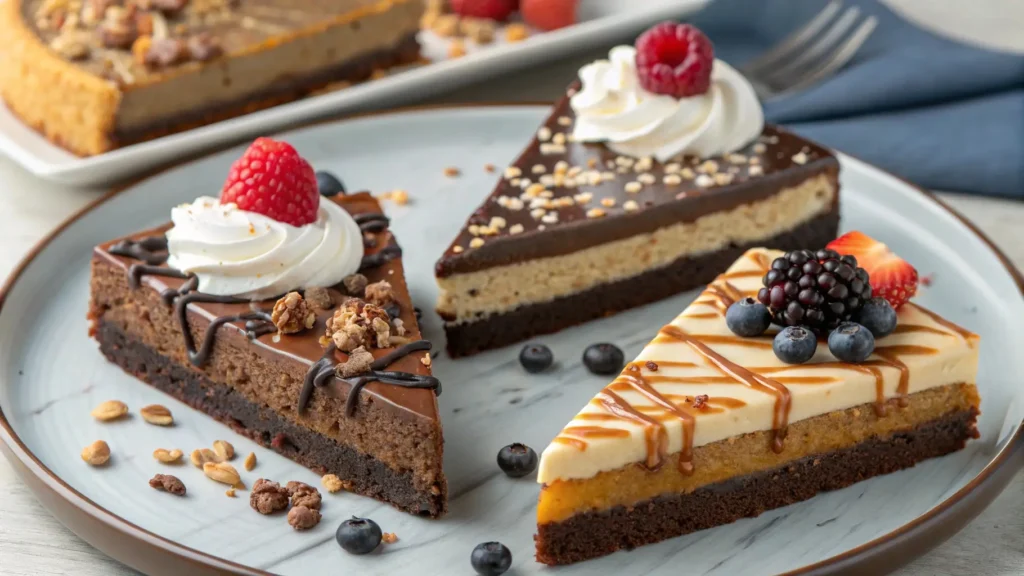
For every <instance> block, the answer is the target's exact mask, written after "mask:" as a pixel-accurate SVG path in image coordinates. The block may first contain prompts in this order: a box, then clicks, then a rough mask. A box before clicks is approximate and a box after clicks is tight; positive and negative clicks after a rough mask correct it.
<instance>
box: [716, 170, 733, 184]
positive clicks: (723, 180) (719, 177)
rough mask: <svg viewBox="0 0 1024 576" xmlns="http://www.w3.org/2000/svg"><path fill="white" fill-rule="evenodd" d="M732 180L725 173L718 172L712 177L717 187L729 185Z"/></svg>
mask: <svg viewBox="0 0 1024 576" xmlns="http://www.w3.org/2000/svg"><path fill="white" fill-rule="evenodd" d="M732 178H733V175H732V174H728V173H726V172H719V173H718V174H715V176H714V180H715V184H718V185H719V186H725V185H726V184H729V183H730V182H732Z"/></svg>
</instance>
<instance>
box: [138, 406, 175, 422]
mask: <svg viewBox="0 0 1024 576" xmlns="http://www.w3.org/2000/svg"><path fill="white" fill-rule="evenodd" d="M139 412H140V413H141V414H142V419H143V420H145V421H146V422H149V423H150V424H156V425H157V426H170V425H171V424H174V417H173V416H171V411H170V410H168V409H167V408H166V407H165V406H161V405H159V404H150V405H149V406H144V407H143V408H142V410H140V411H139Z"/></svg>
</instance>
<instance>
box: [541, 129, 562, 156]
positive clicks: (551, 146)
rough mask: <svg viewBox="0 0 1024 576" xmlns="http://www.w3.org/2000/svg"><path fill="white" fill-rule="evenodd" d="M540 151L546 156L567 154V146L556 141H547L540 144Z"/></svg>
mask: <svg viewBox="0 0 1024 576" xmlns="http://www.w3.org/2000/svg"><path fill="white" fill-rule="evenodd" d="M555 136H559V134H556V135H555ZM540 153H541V154H543V155H545V156H551V155H554V154H565V146H564V145H562V144H558V143H555V142H545V143H543V144H541V145H540Z"/></svg>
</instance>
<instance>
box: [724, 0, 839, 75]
mask: <svg viewBox="0 0 1024 576" xmlns="http://www.w3.org/2000/svg"><path fill="white" fill-rule="evenodd" d="M842 4H843V3H842V0H831V1H830V2H829V3H828V4H827V5H826V6H825V7H824V8H823V9H822V10H821V12H818V15H817V16H815V17H814V18H812V19H811V20H810V22H808V23H807V24H804V25H803V26H802V27H801V28H798V29H797V30H796V31H794V32H793V33H791V34H790V35H789V36H786V37H785V38H784V39H782V40H781V41H780V42H779V43H778V44H776V45H775V46H772V47H771V48H769V49H768V51H767V52H765V53H764V54H762V55H760V56H758V57H757V58H754V59H753V60H752V61H750V62H748V63H747V64H746V65H745V66H743V67H742V68H741V71H742V72H743V73H744V74H747V75H749V76H756V75H757V74H758V72H759V71H761V70H762V69H766V68H767V69H771V68H774V67H776V66H777V65H778V64H777V63H778V62H785V61H786V60H787V59H788V58H789V57H790V55H791V53H797V52H798V51H799V50H800V49H801V48H802V47H803V46H804V45H805V44H807V43H808V42H809V41H811V40H812V39H814V38H815V37H816V36H817V35H818V33H819V32H821V30H822V29H823V28H825V26H826V25H827V24H828V23H829V21H831V20H832V17H833V16H835V15H836V13H837V12H839V8H840V7H842Z"/></svg>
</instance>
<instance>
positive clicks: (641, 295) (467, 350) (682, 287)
mask: <svg viewBox="0 0 1024 576" xmlns="http://www.w3.org/2000/svg"><path fill="white" fill-rule="evenodd" d="M838 229H839V210H838V207H836V208H835V209H834V210H833V211H831V212H827V213H825V214H821V215H819V216H817V217H815V218H813V219H811V220H809V221H807V222H805V223H803V224H801V225H799V226H797V227H796V228H793V229H792V230H789V231H787V232H785V233H783V234H779V235H777V236H774V237H772V238H766V239H764V240H761V241H758V242H752V243H750V244H744V245H739V246H729V247H727V248H723V249H721V250H717V251H715V252H711V253H708V254H703V255H701V256H697V257H684V258H680V259H678V260H676V261H675V262H672V263H671V264H669V265H668V266H665V267H662V268H658V269H655V270H650V271H648V272H644V273H643V274H640V275H638V276H633V277H631V278H626V279H624V280H620V281H617V282H611V283H608V284H601V285H599V286H595V287H594V288H591V289H589V290H586V291H583V292H579V293H577V294H573V295H571V296H565V297H562V298H556V299H555V300H552V301H550V302H544V303H542V304H530V305H528V306H522V307H520V308H516V309H515V310H512V311H511V312H508V313H505V314H500V315H491V316H487V317H485V318H482V319H480V320H476V321H473V322H464V323H459V324H446V325H445V328H444V330H445V334H446V335H447V337H448V344H447V350H448V354H450V355H451V356H452V357H459V356H468V355H470V354H476V353H477V352H482V351H484V350H490V349H492V348H500V347H502V346H506V345H508V344H513V343H515V342H520V341H523V340H526V339H529V338H532V337H534V336H537V335H540V334H550V333H552V332H558V331H559V330H563V329H565V328H569V327H571V326H575V325H577V324H582V323H584V322H588V321H590V320H594V319H596V318H601V317H603V316H610V315H612V314H616V313H618V312H622V311H624V310H628V309H630V308H635V307H637V306H642V305H644V304H649V303H651V302H656V301H658V300H662V299H664V298H667V297H669V296H672V295H674V294H678V293H680V292H685V291H687V290H692V289H694V288H697V287H699V286H703V285H705V284H707V283H708V282H711V281H712V280H714V279H715V277H716V276H718V275H719V274H721V273H722V271H723V270H725V269H726V268H728V267H729V266H730V265H732V263H733V262H734V261H735V260H736V259H737V258H739V257H740V256H742V255H743V253H744V252H746V251H747V250H749V249H751V248H756V247H759V246H767V247H770V248H774V249H778V250H786V251H788V250H796V249H799V248H814V249H817V248H821V247H824V246H825V245H826V244H828V243H829V242H831V241H832V240H833V239H835V237H836V236H837V235H838Z"/></svg>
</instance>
